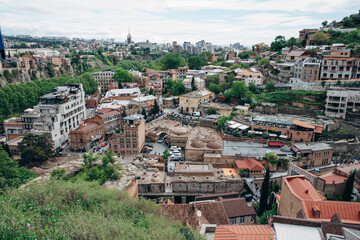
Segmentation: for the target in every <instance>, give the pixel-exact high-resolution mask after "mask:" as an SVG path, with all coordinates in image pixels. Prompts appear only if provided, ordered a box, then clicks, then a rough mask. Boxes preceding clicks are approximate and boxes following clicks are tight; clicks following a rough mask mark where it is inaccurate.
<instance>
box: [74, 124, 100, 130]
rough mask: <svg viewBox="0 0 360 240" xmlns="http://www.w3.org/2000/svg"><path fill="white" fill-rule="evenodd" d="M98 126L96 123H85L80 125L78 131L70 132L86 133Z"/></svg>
mask: <svg viewBox="0 0 360 240" xmlns="http://www.w3.org/2000/svg"><path fill="white" fill-rule="evenodd" d="M99 126H100V124H99V123H97V122H86V123H83V124H82V125H80V128H79V129H76V130H73V131H72V132H86V131H89V130H91V129H94V128H97V127H99Z"/></svg>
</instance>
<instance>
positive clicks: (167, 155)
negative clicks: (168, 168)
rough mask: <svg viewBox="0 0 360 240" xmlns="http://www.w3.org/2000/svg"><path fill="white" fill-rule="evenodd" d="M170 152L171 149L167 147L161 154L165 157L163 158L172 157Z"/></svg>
mask: <svg viewBox="0 0 360 240" xmlns="http://www.w3.org/2000/svg"><path fill="white" fill-rule="evenodd" d="M170 155H171V154H170V152H169V150H168V149H165V150H164V152H163V154H162V155H161V157H162V158H163V159H168V158H169V157H170Z"/></svg>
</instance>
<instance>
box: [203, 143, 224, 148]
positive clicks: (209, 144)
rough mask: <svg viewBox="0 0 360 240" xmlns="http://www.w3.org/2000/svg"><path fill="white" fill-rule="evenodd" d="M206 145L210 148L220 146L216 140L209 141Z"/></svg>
mask: <svg viewBox="0 0 360 240" xmlns="http://www.w3.org/2000/svg"><path fill="white" fill-rule="evenodd" d="M206 146H207V147H208V148H212V149H219V148H221V143H219V142H217V141H213V142H209V143H208V144H207V145H206Z"/></svg>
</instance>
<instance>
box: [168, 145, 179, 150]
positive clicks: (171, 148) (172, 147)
mask: <svg viewBox="0 0 360 240" xmlns="http://www.w3.org/2000/svg"><path fill="white" fill-rule="evenodd" d="M174 150H178V147H177V146H171V147H170V151H174Z"/></svg>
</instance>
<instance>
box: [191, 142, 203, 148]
mask: <svg viewBox="0 0 360 240" xmlns="http://www.w3.org/2000/svg"><path fill="white" fill-rule="evenodd" d="M190 146H192V147H194V148H202V147H204V146H205V143H203V142H201V141H199V140H194V141H192V142H191V144H190Z"/></svg>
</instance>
